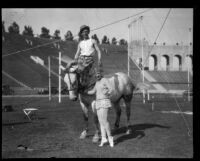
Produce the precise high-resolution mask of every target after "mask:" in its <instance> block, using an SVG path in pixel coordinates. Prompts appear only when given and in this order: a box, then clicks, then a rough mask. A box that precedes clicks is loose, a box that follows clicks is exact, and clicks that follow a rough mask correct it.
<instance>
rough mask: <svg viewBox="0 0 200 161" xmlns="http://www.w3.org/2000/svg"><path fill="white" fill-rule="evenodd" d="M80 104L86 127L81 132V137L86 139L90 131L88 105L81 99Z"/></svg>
mask: <svg viewBox="0 0 200 161" xmlns="http://www.w3.org/2000/svg"><path fill="white" fill-rule="evenodd" d="M80 105H81V108H82V111H83V118H84V122H85V129H84V130H83V132H82V133H81V136H80V139H85V138H86V136H87V132H88V107H87V106H86V104H84V103H83V102H82V101H81V100H80Z"/></svg>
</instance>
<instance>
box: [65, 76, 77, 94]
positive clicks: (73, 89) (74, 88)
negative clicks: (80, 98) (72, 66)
mask: <svg viewBox="0 0 200 161" xmlns="http://www.w3.org/2000/svg"><path fill="white" fill-rule="evenodd" d="M69 73H74V72H67V76H68V78H69V84H70V88H69V89H68V91H75V90H77V89H78V85H76V86H75V84H72V81H71V78H70V75H69Z"/></svg>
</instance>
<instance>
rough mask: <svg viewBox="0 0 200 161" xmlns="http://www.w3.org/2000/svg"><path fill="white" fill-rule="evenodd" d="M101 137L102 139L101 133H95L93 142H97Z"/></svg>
mask: <svg viewBox="0 0 200 161" xmlns="http://www.w3.org/2000/svg"><path fill="white" fill-rule="evenodd" d="M99 139H100V137H99V135H94V136H93V138H92V142H93V143H97V142H98V141H99Z"/></svg>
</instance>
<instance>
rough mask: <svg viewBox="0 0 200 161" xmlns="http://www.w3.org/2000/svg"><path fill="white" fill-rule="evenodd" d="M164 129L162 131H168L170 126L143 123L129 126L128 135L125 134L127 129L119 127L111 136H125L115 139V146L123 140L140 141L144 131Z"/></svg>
mask: <svg viewBox="0 0 200 161" xmlns="http://www.w3.org/2000/svg"><path fill="white" fill-rule="evenodd" d="M155 127H158V128H164V129H169V128H170V126H163V125H159V124H149V123H144V124H136V125H130V126H129V128H130V130H131V133H130V134H125V133H126V130H127V127H121V128H119V129H116V130H114V131H112V135H113V136H114V135H119V134H125V135H122V136H120V137H119V138H117V139H116V140H115V144H118V143H120V142H123V141H125V140H129V139H134V138H137V139H141V138H143V137H144V136H145V132H144V131H145V130H146V129H150V128H155Z"/></svg>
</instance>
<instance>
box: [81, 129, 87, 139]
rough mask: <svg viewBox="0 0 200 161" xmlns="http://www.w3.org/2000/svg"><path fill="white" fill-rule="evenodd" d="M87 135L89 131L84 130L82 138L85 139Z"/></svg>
mask: <svg viewBox="0 0 200 161" xmlns="http://www.w3.org/2000/svg"><path fill="white" fill-rule="evenodd" d="M86 136H87V131H86V130H84V131H83V132H82V133H81V136H80V139H85V138H86Z"/></svg>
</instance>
